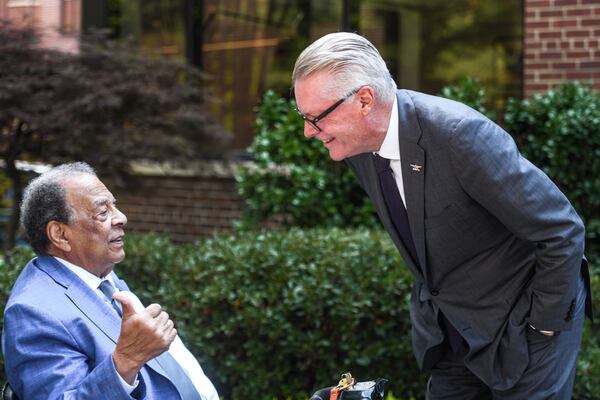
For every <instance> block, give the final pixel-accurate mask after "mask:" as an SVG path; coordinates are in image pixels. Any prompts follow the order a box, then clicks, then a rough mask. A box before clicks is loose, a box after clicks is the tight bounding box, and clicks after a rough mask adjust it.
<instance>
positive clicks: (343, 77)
mask: <svg viewBox="0 0 600 400" xmlns="http://www.w3.org/2000/svg"><path fill="white" fill-rule="evenodd" d="M321 71H328V72H331V73H332V74H333V75H334V76H335V79H333V80H332V82H331V86H330V87H329V88H328V89H329V90H330V91H332V92H334V93H333V94H334V95H335V96H336V97H342V96H344V95H347V94H348V93H349V92H351V91H352V90H354V89H357V88H359V87H360V86H365V85H369V86H371V87H372V88H373V89H374V91H375V95H376V96H379V100H381V101H382V102H383V103H385V104H388V103H391V102H392V101H393V100H394V98H395V93H396V82H394V79H393V78H392V76H391V75H390V72H389V70H388V68H387V66H386V65H385V61H384V60H383V58H382V57H381V55H380V54H379V51H377V49H376V48H375V46H373V44H371V42H369V41H368V40H367V39H365V38H364V37H362V36H360V35H357V34H355V33H348V32H338V33H330V34H328V35H325V36H323V37H322V38H320V39H318V40H316V41H315V42H314V43H313V44H311V45H310V46H308V47H307V48H306V49H304V51H303V52H302V53H301V54H300V56H299V57H298V59H297V60H296V65H295V66H294V72H293V73H292V87H293V86H294V85H295V84H296V81H298V80H300V79H302V78H306V77H307V76H309V75H311V74H313V73H316V72H321Z"/></svg>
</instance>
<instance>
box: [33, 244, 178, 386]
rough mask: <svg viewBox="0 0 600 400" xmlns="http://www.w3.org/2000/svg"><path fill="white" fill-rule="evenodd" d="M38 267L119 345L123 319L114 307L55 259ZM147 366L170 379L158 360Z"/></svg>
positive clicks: (45, 258)
mask: <svg viewBox="0 0 600 400" xmlns="http://www.w3.org/2000/svg"><path fill="white" fill-rule="evenodd" d="M36 265H37V267H38V268H39V269H41V270H42V271H44V272H45V273H46V274H48V275H49V276H50V277H51V278H52V279H53V280H54V281H55V282H56V283H57V284H59V285H61V286H62V287H64V288H65V296H66V297H67V298H68V299H69V300H70V301H71V302H72V303H73V304H74V305H75V306H76V307H77V308H78V309H79V310H80V311H81V313H82V314H83V315H85V316H86V317H87V318H88V319H89V320H90V322H91V323H92V324H94V325H95V326H96V327H97V328H98V329H99V330H100V331H101V332H102V333H103V334H105V335H106V336H107V337H108V338H109V339H110V340H111V341H113V342H114V343H115V344H116V343H117V340H118V339H119V335H120V334H121V318H120V317H119V316H118V315H117V314H116V313H115V312H114V310H113V309H112V307H111V306H109V305H107V304H106V303H105V302H104V301H103V300H102V299H101V298H100V296H98V295H97V294H96V293H95V292H94V291H93V290H92V289H91V288H90V287H89V286H88V285H86V284H85V282H83V281H82V280H81V279H79V277H78V276H76V275H75V274H74V273H72V272H71V271H70V270H69V269H68V268H67V267H65V266H64V265H62V264H61V263H60V262H58V261H57V260H56V259H55V258H54V257H50V256H43V257H38V259H37V261H36ZM112 274H113V279H114V282H115V285H116V287H118V288H119V290H129V288H128V287H127V284H125V282H124V281H122V280H121V279H119V278H118V277H117V275H116V274H115V273H114V272H112ZM146 365H147V366H149V367H150V368H152V369H153V370H155V371H156V372H158V373H159V374H161V375H163V376H165V377H166V378H167V379H169V378H168V376H167V375H166V374H165V372H164V370H163V369H162V368H161V366H160V365H159V364H158V362H156V360H155V359H152V360H150V361H148V362H147V363H146Z"/></svg>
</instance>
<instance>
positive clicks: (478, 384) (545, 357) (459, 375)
mask: <svg viewBox="0 0 600 400" xmlns="http://www.w3.org/2000/svg"><path fill="white" fill-rule="evenodd" d="M585 298H586V293H585V287H584V284H583V279H581V278H580V279H579V292H578V296H577V302H576V312H575V314H574V316H573V325H572V328H571V330H569V331H564V332H560V334H558V335H556V336H544V335H542V334H541V333H538V332H535V331H534V330H532V329H529V328H528V331H527V342H528V345H529V365H528V366H527V369H526V370H525V372H524V373H523V376H522V377H521V379H520V380H519V382H517V384H516V385H515V386H514V387H513V388H511V389H510V390H507V391H496V390H491V389H490V388H489V387H487V386H486V385H485V384H484V383H483V382H482V381H481V380H479V378H477V377H476V376H475V375H474V374H473V373H472V372H471V371H470V370H469V369H468V368H467V367H466V366H465V364H464V362H463V359H464V356H465V355H466V353H467V351H468V348H467V345H466V343H464V342H463V347H462V348H461V350H459V351H458V352H453V351H452V350H450V349H448V351H447V353H446V354H445V355H444V357H443V358H442V359H441V360H440V361H439V362H438V363H437V364H436V366H435V367H434V368H433V369H432V371H431V377H430V378H429V383H428V385H427V400H542V399H544V400H546V399H548V400H550V399H552V400H568V399H571V397H572V393H573V383H574V381H575V369H576V364H577V363H576V360H577V353H578V351H579V346H580V345H581V336H582V331H583V320H584V318H585V315H584V314H585Z"/></svg>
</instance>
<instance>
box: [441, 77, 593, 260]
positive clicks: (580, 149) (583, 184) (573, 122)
mask: <svg viewBox="0 0 600 400" xmlns="http://www.w3.org/2000/svg"><path fill="white" fill-rule="evenodd" d="M442 94H443V95H444V96H445V97H448V98H451V99H454V100H458V101H461V102H463V103H465V104H467V105H469V106H471V107H473V108H475V109H476V110H478V111H480V112H482V113H483V114H486V115H488V117H493V115H491V114H489V113H488V112H487V110H486V108H485V91H484V89H483V88H482V87H481V85H479V84H478V83H477V82H476V81H474V80H472V79H469V78H467V79H466V80H465V81H463V82H462V83H461V84H459V85H456V86H448V87H446V88H444V89H443V90H442ZM503 127H504V128H505V130H506V131H507V132H509V133H511V134H512V135H513V137H514V139H515V141H516V142H517V144H518V146H519V149H520V151H521V152H522V153H523V154H524V155H525V157H527V159H529V160H530V161H531V162H532V163H534V164H535V165H537V166H538V167H539V168H541V169H542V170H543V171H544V172H545V173H546V174H547V175H548V176H549V177H550V178H551V179H552V180H553V181H554V183H556V185H557V186H558V187H559V188H560V189H561V190H562V191H563V193H564V194H565V195H566V196H567V197H568V198H569V200H570V201H571V203H572V204H573V206H574V207H575V208H576V209H577V211H578V212H579V214H580V215H581V216H582V218H583V220H584V222H585V225H586V238H587V243H586V254H587V256H588V259H589V261H590V264H591V265H592V266H593V267H595V268H597V267H600V135H599V134H598V132H600V94H599V92H598V91H594V90H592V89H591V88H590V87H589V86H587V85H584V84H581V83H578V82H573V83H565V84H563V85H561V86H559V87H557V88H556V89H555V90H550V91H548V92H546V93H542V94H535V95H533V96H532V97H531V98H530V99H525V100H517V99H509V100H508V104H507V107H506V110H505V113H504V122H503Z"/></svg>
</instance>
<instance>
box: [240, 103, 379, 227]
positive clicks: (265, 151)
mask: <svg viewBox="0 0 600 400" xmlns="http://www.w3.org/2000/svg"><path fill="white" fill-rule="evenodd" d="M294 107H295V102H294V101H287V100H285V99H283V98H281V97H279V96H277V95H276V94H274V93H273V92H272V91H268V92H267V93H266V94H265V96H264V98H263V101H262V104H261V106H260V108H259V110H258V114H257V118H256V135H255V137H254V141H253V143H252V145H251V146H250V147H249V149H248V151H249V153H250V154H251V155H252V156H253V157H254V160H255V167H251V168H245V169H242V170H241V172H240V173H239V175H238V177H237V182H238V191H239V193H240V195H241V196H242V198H244V200H245V202H246V205H245V211H244V221H243V224H242V226H247V227H252V226H255V225H256V224H257V223H259V222H261V221H264V220H266V219H268V218H269V217H272V216H279V217H281V218H283V221H284V223H286V224H292V225H295V226H303V227H315V226H338V227H344V226H360V225H363V226H374V225H375V224H376V221H377V219H376V216H375V214H374V210H373V207H372V205H371V202H370V201H369V200H368V198H367V196H366V194H365V193H364V191H363V190H362V188H360V186H359V185H358V182H357V181H356V178H355V177H354V175H353V174H352V172H351V171H350V169H349V168H348V167H347V166H346V165H345V164H344V163H338V162H334V161H332V160H331V159H330V157H329V154H328V152H327V150H326V149H325V148H324V147H323V145H322V144H321V143H320V142H319V141H317V140H307V139H306V138H305V137H304V135H303V133H302V132H303V121H302V119H301V118H300V116H299V115H298V113H297V112H296V111H295V110H294Z"/></svg>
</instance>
